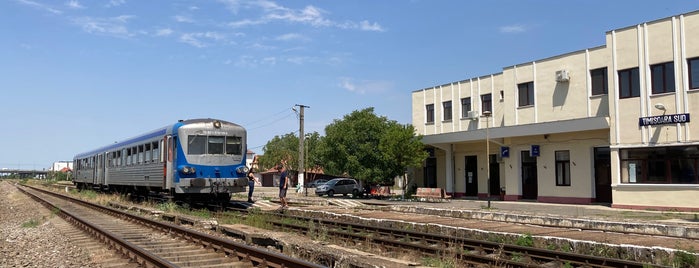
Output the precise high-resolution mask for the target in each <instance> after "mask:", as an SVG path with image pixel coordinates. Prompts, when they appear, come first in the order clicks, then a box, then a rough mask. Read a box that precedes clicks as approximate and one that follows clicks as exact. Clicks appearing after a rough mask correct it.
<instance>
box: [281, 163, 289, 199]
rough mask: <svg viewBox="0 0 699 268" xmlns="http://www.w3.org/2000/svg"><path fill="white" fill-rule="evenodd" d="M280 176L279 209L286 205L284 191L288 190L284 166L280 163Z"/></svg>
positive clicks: (287, 179)
mask: <svg viewBox="0 0 699 268" xmlns="http://www.w3.org/2000/svg"><path fill="white" fill-rule="evenodd" d="M279 171H280V172H281V175H280V176H279V202H280V203H281V207H280V208H286V207H287V206H288V204H287V203H286V190H287V189H288V188H289V178H287V177H288V173H287V171H286V166H285V165H284V163H283V162H282V164H281V165H280V167H279Z"/></svg>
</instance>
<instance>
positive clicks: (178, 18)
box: [173, 15, 194, 23]
mask: <svg viewBox="0 0 699 268" xmlns="http://www.w3.org/2000/svg"><path fill="white" fill-rule="evenodd" d="M173 19H175V21H177V22H186V23H193V22H194V19H192V18H190V17H187V16H183V15H177V16H174V17H173Z"/></svg>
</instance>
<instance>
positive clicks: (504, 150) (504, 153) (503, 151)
mask: <svg viewBox="0 0 699 268" xmlns="http://www.w3.org/2000/svg"><path fill="white" fill-rule="evenodd" d="M500 157H502V158H507V157H510V147H507V146H502V147H500Z"/></svg>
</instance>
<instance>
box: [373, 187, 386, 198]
mask: <svg viewBox="0 0 699 268" xmlns="http://www.w3.org/2000/svg"><path fill="white" fill-rule="evenodd" d="M369 195H371V196H372V197H376V198H383V197H391V187H390V186H372V187H371V190H369Z"/></svg>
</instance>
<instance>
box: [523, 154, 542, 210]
mask: <svg viewBox="0 0 699 268" xmlns="http://www.w3.org/2000/svg"><path fill="white" fill-rule="evenodd" d="M521 159H522V199H533V200H536V199H537V197H538V196H539V186H538V178H537V171H536V157H533V156H531V155H529V151H522V153H521Z"/></svg>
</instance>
